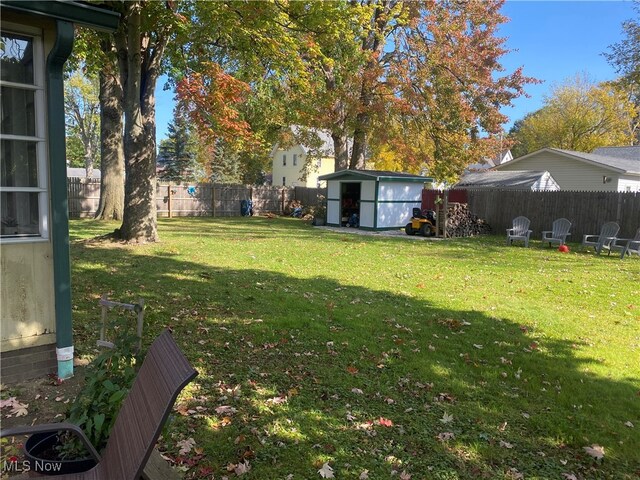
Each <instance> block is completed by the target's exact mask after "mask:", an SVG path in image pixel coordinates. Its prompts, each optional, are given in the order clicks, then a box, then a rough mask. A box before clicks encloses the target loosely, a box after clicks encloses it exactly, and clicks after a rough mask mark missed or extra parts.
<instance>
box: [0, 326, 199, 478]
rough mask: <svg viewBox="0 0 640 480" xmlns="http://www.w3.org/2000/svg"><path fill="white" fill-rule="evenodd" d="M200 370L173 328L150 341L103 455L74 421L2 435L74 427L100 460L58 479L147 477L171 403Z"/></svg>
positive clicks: (95, 457) (36, 426) (7, 433)
mask: <svg viewBox="0 0 640 480" xmlns="http://www.w3.org/2000/svg"><path fill="white" fill-rule="evenodd" d="M197 374H198V372H197V371H196V370H194V369H193V367H192V366H191V365H190V364H189V362H188V361H187V359H186V358H185V357H184V355H183V354H182V352H181V351H180V350H179V348H178V346H177V345H176V343H175V341H174V340H173V338H172V336H171V334H170V333H169V331H165V332H164V333H162V334H161V335H160V336H159V337H158V338H157V339H156V340H155V341H154V342H153V344H152V345H151V348H150V349H149V352H148V353H147V356H146V357H145V359H144V362H143V363H142V366H141V367H140V370H139V371H138V374H137V376H136V379H135V380H134V382H133V386H132V387H131V390H129V393H128V395H127V397H126V398H125V399H124V401H123V402H122V407H121V408H120V412H119V413H118V417H117V418H116V421H115V424H114V425H113V429H112V430H111V435H110V436H109V440H108V442H107V446H106V447H105V449H104V452H103V454H102V456H100V455H99V454H98V452H96V450H95V448H94V447H93V445H91V442H89V440H88V439H87V437H86V436H85V434H84V432H83V431H82V430H81V429H80V428H79V427H78V426H76V425H73V424H70V423H64V422H63V423H49V424H45V425H34V426H25V427H15V428H10V429H7V430H2V432H0V436H1V437H7V436H15V435H29V434H34V433H39V432H58V431H72V432H74V433H75V434H76V435H77V436H78V437H80V439H81V441H82V443H83V444H84V445H85V447H86V448H87V450H88V451H89V453H90V454H91V456H92V457H93V458H94V459H95V460H96V462H97V464H96V466H95V467H93V468H92V469H90V470H88V471H86V472H82V473H77V474H67V475H61V476H58V477H57V478H59V479H63V480H70V479H82V480H99V479H105V480H114V479H119V480H137V479H139V478H140V477H141V476H142V478H147V475H145V473H146V469H145V466H146V465H147V462H148V460H149V458H150V456H151V454H152V451H153V450H154V446H155V443H156V441H157V440H158V437H159V436H160V432H161V430H162V427H163V425H164V423H165V421H166V420H167V417H168V416H169V413H170V411H171V408H172V406H173V404H174V402H175V400H176V398H177V397H178V394H179V393H180V392H181V391H182V389H183V388H184V387H185V386H186V385H187V384H188V383H189V382H190V381H191V380H192V379H193V378H194V377H195V376H196V375H197ZM165 464H166V462H165ZM143 470H145V472H143ZM28 475H29V476H28V477H23V478H31V476H32V475H33V472H29V474H28ZM159 478H168V477H166V476H164V477H159Z"/></svg>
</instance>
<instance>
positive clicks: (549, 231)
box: [542, 230, 553, 236]
mask: <svg viewBox="0 0 640 480" xmlns="http://www.w3.org/2000/svg"><path fill="white" fill-rule="evenodd" d="M547 233H553V230H543V231H542V235H543V236H544V235H545V234H547Z"/></svg>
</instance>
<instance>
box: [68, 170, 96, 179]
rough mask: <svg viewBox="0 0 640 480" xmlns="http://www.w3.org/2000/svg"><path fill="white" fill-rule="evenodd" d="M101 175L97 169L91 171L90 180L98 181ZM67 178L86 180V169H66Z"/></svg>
mask: <svg viewBox="0 0 640 480" xmlns="http://www.w3.org/2000/svg"><path fill="white" fill-rule="evenodd" d="M101 175H102V173H101V172H100V169H99V168H94V169H93V170H92V171H91V178H93V179H96V180H100V177H101ZM67 178H87V169H86V168H77V167H67Z"/></svg>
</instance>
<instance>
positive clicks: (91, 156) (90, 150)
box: [64, 70, 100, 178]
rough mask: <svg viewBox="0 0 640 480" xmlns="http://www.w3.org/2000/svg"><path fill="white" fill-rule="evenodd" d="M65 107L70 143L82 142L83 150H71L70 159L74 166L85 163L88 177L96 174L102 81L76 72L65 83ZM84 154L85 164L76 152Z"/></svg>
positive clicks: (68, 156)
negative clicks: (99, 88) (99, 82)
mask: <svg viewBox="0 0 640 480" xmlns="http://www.w3.org/2000/svg"><path fill="white" fill-rule="evenodd" d="M64 104H65V120H66V136H67V143H69V144H70V146H72V145H74V144H76V143H79V144H80V145H79V146H81V148H79V149H78V148H75V149H68V151H67V160H68V161H70V164H71V165H72V166H75V165H76V164H77V163H81V164H82V166H83V167H84V168H85V169H86V172H87V175H86V176H87V178H91V176H92V175H93V169H94V166H98V165H100V152H99V141H100V101H99V99H98V80H97V78H93V77H91V76H89V77H87V76H85V75H83V74H82V73H81V72H80V71H78V70H75V71H73V72H72V73H71V75H70V76H69V78H67V79H66V81H65V84H64ZM79 150H80V151H81V152H82V161H81V162H78V160H79V159H78V158H74V156H75V155H73V152H77V153H80V152H79Z"/></svg>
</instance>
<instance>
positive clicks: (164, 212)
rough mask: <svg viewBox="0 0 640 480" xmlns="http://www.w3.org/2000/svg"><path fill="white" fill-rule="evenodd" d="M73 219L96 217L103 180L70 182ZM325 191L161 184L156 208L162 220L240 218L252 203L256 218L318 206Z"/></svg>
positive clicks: (244, 186)
mask: <svg viewBox="0 0 640 480" xmlns="http://www.w3.org/2000/svg"><path fill="white" fill-rule="evenodd" d="M67 186H68V197H69V198H68V199H69V217H70V218H87V217H89V218H90V217H93V216H94V215H95V212H96V211H97V209H98V204H99V201H100V180H99V179H98V180H95V179H91V180H86V179H82V178H68V179H67ZM319 194H322V195H326V192H325V189H321V188H304V187H295V188H292V187H264V186H259V187H256V186H249V185H230V184H219V183H216V184H210V183H198V184H174V183H158V184H157V186H156V208H157V212H158V217H186V216H208V217H239V216H240V202H241V201H242V200H251V201H252V202H253V210H254V212H255V213H256V214H264V213H276V214H280V215H281V214H288V213H290V210H289V206H290V204H291V202H292V201H294V200H297V201H299V202H301V203H302V205H304V206H313V205H316V203H317V198H318V195H319Z"/></svg>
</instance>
